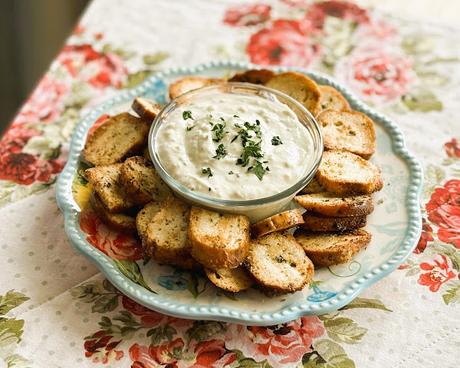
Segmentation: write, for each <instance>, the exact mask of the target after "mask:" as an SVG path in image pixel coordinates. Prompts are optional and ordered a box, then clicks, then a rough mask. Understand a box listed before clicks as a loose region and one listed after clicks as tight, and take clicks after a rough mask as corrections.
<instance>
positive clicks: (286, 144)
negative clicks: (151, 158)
mask: <svg viewBox="0 0 460 368" xmlns="http://www.w3.org/2000/svg"><path fill="white" fill-rule="evenodd" d="M155 144H156V146H157V147H156V149H157V152H158V156H159V159H160V162H161V164H162V165H163V167H164V169H165V170H166V171H167V172H168V173H169V175H171V176H172V177H173V178H174V179H175V180H177V181H178V182H179V183H181V184H182V185H184V186H185V187H187V188H188V189H190V190H192V191H195V192H200V193H203V194H206V195H208V196H211V197H215V198H220V199H227V200H246V199H256V198H263V197H268V196H271V195H274V194H276V193H279V192H282V191H283V190H285V189H287V188H289V187H290V186H292V185H293V184H295V183H296V182H297V181H298V180H299V179H300V178H301V177H302V176H303V175H305V172H306V170H307V169H308V167H310V166H311V163H312V160H313V157H312V152H313V142H312V138H311V136H310V134H309V132H308V131H307V129H306V128H305V127H304V126H303V125H302V124H301V123H300V122H299V120H298V118H297V116H296V114H295V113H294V112H293V111H292V110H291V109H290V108H289V107H288V106H287V105H285V104H283V103H281V102H279V101H278V100H276V99H273V100H268V99H266V98H262V97H258V96H252V95H243V94H230V93H224V92H220V93H213V94H208V95H204V96H200V97H197V98H195V99H194V100H193V101H190V102H189V103H185V104H183V105H181V106H180V107H178V108H176V109H175V110H173V111H172V112H171V113H170V114H169V115H167V116H166V118H165V120H164V121H163V122H162V125H161V127H160V128H159V131H158V134H157V138H156V141H155Z"/></svg>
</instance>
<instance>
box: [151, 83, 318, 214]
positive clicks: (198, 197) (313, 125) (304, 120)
mask: <svg viewBox="0 0 460 368" xmlns="http://www.w3.org/2000/svg"><path fill="white" fill-rule="evenodd" d="M213 93H229V94H240V95H253V96H258V97H260V98H264V99H268V100H271V101H273V100H274V99H276V100H278V101H279V102H281V103H284V104H286V105H288V106H289V108H290V109H291V110H292V111H293V112H294V113H295V114H296V115H297V117H298V119H299V121H300V123H301V124H303V125H304V127H305V128H306V129H307V131H308V134H309V135H310V137H311V141H312V142H313V149H312V155H313V157H312V159H311V160H310V164H309V166H308V167H306V169H305V172H304V175H303V176H302V177H301V178H300V179H299V180H298V181H297V182H296V183H295V184H293V185H291V186H290V187H288V188H286V189H284V190H283V191H281V192H279V193H277V194H274V195H270V196H268V197H263V198H257V199H248V200H231V199H221V198H214V197H211V196H209V195H206V194H204V193H200V192H195V191H192V190H190V189H188V188H187V187H185V186H184V185H182V184H181V183H179V182H178V181H176V179H175V178H174V177H173V176H171V175H170V174H169V173H168V172H167V171H166V169H165V168H164V166H163V165H162V163H161V159H160V156H159V155H158V152H157V149H156V144H155V142H156V139H157V135H158V132H159V129H160V127H161V125H162V123H163V122H164V121H165V119H166V118H167V117H168V115H169V114H170V113H171V112H172V111H174V110H175V109H177V108H178V107H180V106H181V105H183V104H185V103H190V102H192V101H194V100H195V99H196V98H199V97H201V98H202V97H203V96H204V95H208V94H213ZM148 145H149V152H150V157H151V158H152V161H153V164H154V166H155V169H156V170H157V172H158V174H159V175H160V177H161V178H162V179H163V180H164V181H165V182H166V184H168V186H169V187H170V188H171V189H172V190H173V191H174V192H175V193H176V195H177V196H178V197H180V198H182V199H184V200H185V201H186V202H188V203H190V204H192V205H196V206H199V207H204V208H208V209H210V210H214V211H217V212H227V213H237V214H243V215H247V216H248V217H249V219H250V220H251V222H255V221H258V220H261V219H263V218H266V217H268V216H271V215H273V214H275V213H279V212H281V211H283V210H284V209H286V208H287V207H289V204H290V202H291V200H292V198H293V197H294V196H295V195H296V194H297V193H298V192H299V191H300V190H301V189H302V188H304V187H305V186H306V185H307V184H308V183H309V182H310V181H311V180H312V179H313V177H314V176H315V173H316V170H317V169H318V166H319V164H320V162H321V157H322V154H323V139H322V136H321V130H320V128H319V125H318V123H317V122H316V120H315V118H314V117H313V116H312V114H311V113H310V112H309V111H308V110H307V109H306V108H305V107H304V106H302V105H301V104H300V103H299V102H297V101H296V100H294V99H293V98H291V97H289V96H288V95H286V94H284V93H282V92H279V91H276V90H273V89H271V88H266V87H263V86H259V85H255V84H248V83H225V84H220V85H215V86H210V87H204V88H199V89H196V90H193V91H190V92H187V93H185V94H183V95H181V96H179V97H177V98H176V99H174V100H173V101H171V102H170V103H169V104H168V105H166V106H165V107H164V108H163V110H162V111H161V112H160V113H159V114H158V115H157V117H156V118H155V120H154V121H153V124H152V128H151V129H150V133H149V142H148Z"/></svg>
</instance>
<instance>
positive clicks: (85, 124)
mask: <svg viewBox="0 0 460 368" xmlns="http://www.w3.org/2000/svg"><path fill="white" fill-rule="evenodd" d="M221 68H229V69H231V68H233V69H249V68H261V67H260V66H257V65H253V64H249V63H243V62H231V61H220V62H209V63H204V64H200V65H198V66H196V67H191V68H171V69H169V70H167V71H164V72H158V73H155V74H153V75H152V76H150V77H149V78H148V79H146V80H145V81H144V82H143V83H141V84H140V85H139V86H137V87H135V88H133V89H131V90H126V91H122V92H120V93H119V94H118V95H116V96H115V97H113V98H111V99H109V100H108V101H106V102H105V103H103V104H101V105H99V106H98V107H96V108H95V109H93V110H92V111H91V112H90V113H89V114H88V115H86V116H85V117H84V118H83V119H82V120H81V121H80V123H79V124H78V125H77V127H76V128H75V130H74V132H73V135H72V139H71V143H70V151H69V158H68V161H67V163H66V165H65V167H64V170H63V171H62V173H61V174H60V175H59V178H58V181H57V185H56V200H57V203H58V206H59V208H60V209H61V211H62V212H63V214H64V220H65V231H66V233H67V235H68V237H69V240H70V241H71V243H72V245H73V246H74V247H75V248H76V249H77V250H78V251H79V252H81V253H82V254H83V255H85V256H86V257H88V258H89V259H90V260H91V261H93V262H94V263H95V265H96V266H97V267H98V268H99V270H100V271H101V272H102V273H104V274H105V276H106V277H107V278H108V280H109V281H110V282H111V283H112V284H113V285H114V286H115V287H117V288H118V289H119V290H120V291H122V292H123V293H124V294H126V295H127V296H128V297H130V298H132V299H134V300H136V301H137V302H139V303H140V304H142V305H144V306H146V307H148V308H151V309H154V310H156V311H158V312H160V313H164V314H167V315H171V316H174V317H179V318H188V319H201V320H220V321H225V322H234V323H240V324H250V325H274V324H279V323H284V322H287V321H291V320H294V319H297V318H299V317H301V316H303V315H308V314H324V313H329V312H332V311H335V310H337V309H339V308H341V307H343V306H345V305H346V304H348V303H350V302H351V301H352V300H353V299H354V298H355V297H356V296H358V294H359V293H361V292H362V291H363V290H364V289H366V288H367V287H369V286H370V285H372V284H374V283H375V282H377V281H378V280H380V279H382V278H383V277H385V276H387V275H388V274H390V273H391V272H392V271H393V270H395V269H396V268H397V267H398V266H399V265H400V264H401V263H403V262H404V261H405V260H406V259H407V257H408V256H409V255H410V254H411V252H412V251H413V249H414V248H415V246H416V244H417V241H418V239H419V237H420V234H421V225H422V221H421V210H420V205H419V203H420V196H421V191H422V186H423V185H422V184H423V183H422V182H423V173H422V168H421V165H420V163H419V162H418V160H417V159H416V158H415V157H414V156H413V155H412V154H411V153H409V152H408V150H407V148H406V146H405V142H404V136H403V134H402V132H401V130H400V129H399V128H398V126H397V125H396V124H395V123H394V122H393V121H391V120H390V119H389V118H388V117H386V116H384V115H383V114H380V113H378V112H376V111H374V110H373V109H371V108H370V107H368V106H367V105H365V104H364V103H363V102H361V101H360V100H359V99H358V98H356V96H355V95H354V94H353V93H352V92H350V91H349V90H348V89H347V88H345V87H344V86H342V85H340V84H338V83H336V82H335V81H334V80H333V79H331V78H329V77H327V76H325V75H323V74H320V73H314V72H308V71H306V70H304V69H301V68H289V67H272V68H269V69H272V70H274V71H276V72H283V71H287V70H293V71H298V72H301V73H304V74H306V75H308V76H310V77H312V78H314V79H315V80H316V81H318V82H319V83H321V84H329V85H331V86H333V87H335V88H337V89H338V90H340V91H341V92H342V93H343V94H344V95H345V97H346V98H347V99H348V101H349V102H350V103H351V105H352V106H353V107H354V109H356V110H359V111H361V112H364V113H366V114H367V115H369V116H370V117H371V118H372V119H374V120H378V121H379V122H380V124H382V126H383V127H384V129H385V130H386V131H387V132H388V134H389V135H390V136H391V138H392V148H393V152H394V153H395V154H396V155H397V156H398V157H400V158H401V159H402V160H403V161H404V162H405V163H406V165H407V166H408V168H409V172H410V182H409V186H408V188H407V200H406V208H407V211H408V217H409V218H408V228H407V231H406V234H405V237H404V239H403V241H402V242H401V245H400V246H399V248H398V250H397V251H395V252H394V253H393V255H392V256H391V257H390V258H389V259H387V261H386V262H385V263H383V264H381V265H380V266H378V267H375V268H373V269H372V270H371V271H370V272H368V273H366V274H365V275H363V276H361V277H360V278H359V279H357V280H355V281H353V282H352V283H351V284H349V285H347V286H346V287H345V288H344V289H343V290H341V291H339V292H338V293H337V295H335V296H334V297H333V298H331V299H329V300H326V301H323V302H318V303H313V302H308V301H306V300H305V302H303V303H298V304H294V305H291V306H287V307H284V308H281V309H279V310H277V311H275V312H260V313H257V312H256V313H249V312H243V311H240V310H236V309H231V308H226V307H218V306H207V305H199V304H196V305H191V304H183V303H175V302H173V301H171V300H169V299H168V298H164V297H162V296H161V295H158V294H155V293H152V292H150V291H148V290H146V289H144V288H143V287H142V286H139V285H137V284H135V283H134V282H132V281H131V280H129V279H127V278H126V277H125V276H124V275H123V274H122V273H121V272H120V271H119V270H118V268H117V267H116V265H115V263H114V262H113V261H112V260H111V258H110V257H108V256H106V255H105V254H104V253H102V252H101V251H99V250H97V249H96V248H94V247H93V246H92V245H90V244H89V243H88V242H87V241H86V239H85V236H84V234H83V233H82V232H81V230H80V227H79V222H78V213H79V210H78V205H77V204H76V202H75V200H74V198H73V195H72V181H73V177H74V173H75V170H76V167H77V164H78V159H79V156H80V152H81V150H82V149H83V146H84V138H85V136H86V133H87V131H88V129H89V128H90V126H91V125H92V123H93V122H94V121H95V120H96V118H97V117H98V116H100V115H101V114H102V113H103V112H104V111H106V110H107V109H108V108H110V107H111V106H113V105H114V104H117V103H120V102H123V101H129V100H130V99H133V98H134V97H136V96H138V95H141V94H144V93H145V92H147V91H148V90H149V89H150V88H151V87H152V86H153V85H154V83H155V82H156V81H158V80H161V79H162V78H164V77H167V76H172V75H175V74H198V73H200V72H203V71H205V70H209V69H221Z"/></svg>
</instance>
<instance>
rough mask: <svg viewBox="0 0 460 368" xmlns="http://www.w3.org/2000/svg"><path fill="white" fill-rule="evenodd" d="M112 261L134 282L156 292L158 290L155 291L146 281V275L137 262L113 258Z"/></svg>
mask: <svg viewBox="0 0 460 368" xmlns="http://www.w3.org/2000/svg"><path fill="white" fill-rule="evenodd" d="M112 261H113V262H114V263H115V264H116V265H117V267H118V269H119V270H120V271H121V273H123V275H125V276H126V277H127V278H129V279H130V280H131V281H132V282H134V283H136V284H138V285H140V286H143V287H144V288H146V289H147V290H149V291H151V292H152V293H155V294H156V292H155V291H153V290H152V289H151V288H150V287H149V286H148V285H147V283H146V282H145V280H144V277H143V276H142V273H141V270H140V268H139V265H138V264H137V263H136V262H134V261H128V260H120V259H112Z"/></svg>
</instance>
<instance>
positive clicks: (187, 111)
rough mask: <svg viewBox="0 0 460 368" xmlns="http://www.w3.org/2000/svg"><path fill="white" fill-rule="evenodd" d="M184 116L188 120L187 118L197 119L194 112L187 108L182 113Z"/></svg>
mask: <svg viewBox="0 0 460 368" xmlns="http://www.w3.org/2000/svg"><path fill="white" fill-rule="evenodd" d="M182 118H183V119H184V120H187V119H192V120H195V119H193V116H192V112H191V111H190V110H185V111H184V112H183V113H182Z"/></svg>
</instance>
